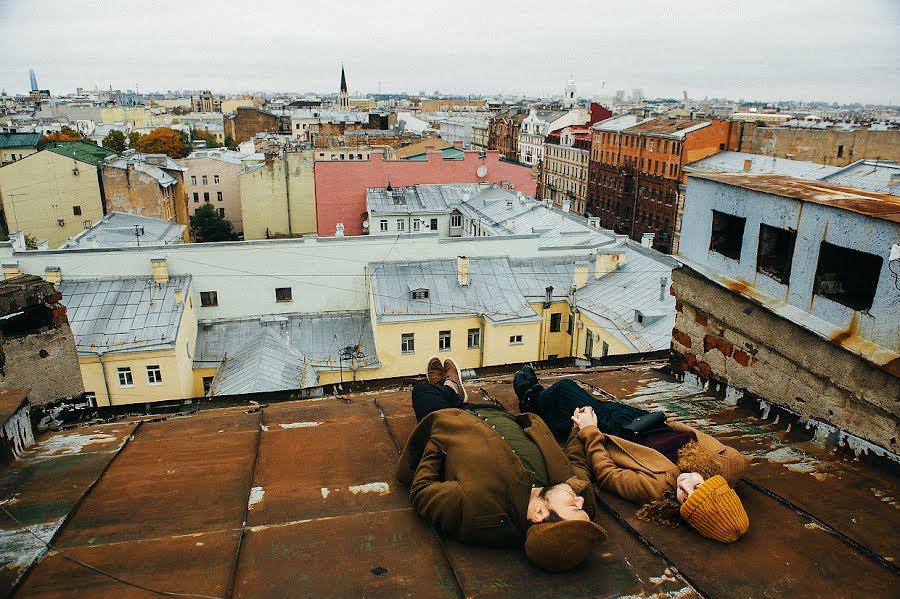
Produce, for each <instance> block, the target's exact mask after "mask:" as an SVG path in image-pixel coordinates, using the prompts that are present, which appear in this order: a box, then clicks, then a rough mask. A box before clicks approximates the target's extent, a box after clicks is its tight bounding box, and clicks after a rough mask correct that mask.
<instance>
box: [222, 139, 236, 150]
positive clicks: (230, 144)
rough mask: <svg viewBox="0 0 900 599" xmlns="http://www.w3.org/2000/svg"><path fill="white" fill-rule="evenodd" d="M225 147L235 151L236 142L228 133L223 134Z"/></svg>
mask: <svg viewBox="0 0 900 599" xmlns="http://www.w3.org/2000/svg"><path fill="white" fill-rule="evenodd" d="M225 147H226V148H228V149H229V150H235V151H237V149H238V143H237V142H236V141H234V139H233V138H232V137H231V136H230V135H226V136H225Z"/></svg>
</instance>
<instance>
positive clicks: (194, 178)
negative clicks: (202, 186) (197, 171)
mask: <svg viewBox="0 0 900 599" xmlns="http://www.w3.org/2000/svg"><path fill="white" fill-rule="evenodd" d="M196 184H197V177H196V175H191V185H196Z"/></svg>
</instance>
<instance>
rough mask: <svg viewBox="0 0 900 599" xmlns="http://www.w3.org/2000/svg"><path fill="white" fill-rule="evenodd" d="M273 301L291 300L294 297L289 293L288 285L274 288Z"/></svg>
mask: <svg viewBox="0 0 900 599" xmlns="http://www.w3.org/2000/svg"><path fill="white" fill-rule="evenodd" d="M275 301H276V302H292V301H294V298H293V296H292V293H291V288H290V287H276V288H275Z"/></svg>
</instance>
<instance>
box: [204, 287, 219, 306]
mask: <svg viewBox="0 0 900 599" xmlns="http://www.w3.org/2000/svg"><path fill="white" fill-rule="evenodd" d="M200 305H201V306H203V307H208V306H218V305H219V292H218V291H201V292H200Z"/></svg>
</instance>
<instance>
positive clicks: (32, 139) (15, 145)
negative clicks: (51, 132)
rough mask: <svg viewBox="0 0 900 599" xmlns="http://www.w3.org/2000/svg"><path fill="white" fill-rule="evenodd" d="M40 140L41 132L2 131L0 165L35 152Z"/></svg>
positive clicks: (0, 134)
mask: <svg viewBox="0 0 900 599" xmlns="http://www.w3.org/2000/svg"><path fill="white" fill-rule="evenodd" d="M40 141H41V134H40V133H0V166H6V165H7V164H10V163H13V162H15V161H16V160H22V159H23V158H25V157H26V156H31V155H32V154H35V153H36V152H37V151H38V149H37V148H38V142H40Z"/></svg>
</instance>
